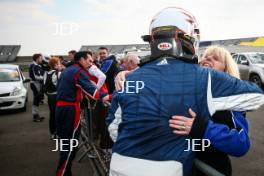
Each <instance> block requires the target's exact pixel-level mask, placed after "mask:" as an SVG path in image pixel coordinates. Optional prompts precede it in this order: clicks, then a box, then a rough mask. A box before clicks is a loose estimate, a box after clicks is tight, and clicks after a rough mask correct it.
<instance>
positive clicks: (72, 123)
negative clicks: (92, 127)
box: [55, 64, 107, 176]
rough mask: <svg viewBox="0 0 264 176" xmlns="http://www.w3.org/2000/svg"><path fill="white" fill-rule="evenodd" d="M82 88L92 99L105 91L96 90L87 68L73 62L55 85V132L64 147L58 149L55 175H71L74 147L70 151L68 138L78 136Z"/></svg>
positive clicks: (100, 95) (76, 137)
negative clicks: (62, 141)
mask: <svg viewBox="0 0 264 176" xmlns="http://www.w3.org/2000/svg"><path fill="white" fill-rule="evenodd" d="M82 89H83V91H86V92H87V93H89V94H90V95H91V97H93V98H94V99H99V98H101V97H104V96H105V95H107V94H105V93H100V92H99V91H97V89H96V87H95V86H94V85H93V84H92V83H91V82H90V80H89V78H88V73H87V70H85V69H83V68H81V67H80V66H79V65H78V64H74V65H71V66H69V67H68V68H67V69H65V70H64V71H63V72H62V74H61V77H60V79H59V82H58V85H57V107H56V113H55V117H56V125H57V134H58V136H59V138H60V139H66V140H65V141H64V146H65V147H64V148H63V150H60V157H59V163H58V167H57V173H56V175H57V176H71V175H72V173H71V165H72V160H73V159H74V157H75V153H76V148H74V149H73V150H72V151H70V141H69V140H70V139H77V140H78V138H79V134H80V129H79V124H80V102H81V100H82Z"/></svg>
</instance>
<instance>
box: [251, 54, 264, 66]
mask: <svg viewBox="0 0 264 176" xmlns="http://www.w3.org/2000/svg"><path fill="white" fill-rule="evenodd" d="M249 58H250V61H251V62H252V63H253V64H264V54H263V53H255V54H250V55H249Z"/></svg>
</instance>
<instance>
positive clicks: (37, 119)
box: [33, 118, 42, 122]
mask: <svg viewBox="0 0 264 176" xmlns="http://www.w3.org/2000/svg"><path fill="white" fill-rule="evenodd" d="M33 122H42V120H41V119H40V118H34V119H33Z"/></svg>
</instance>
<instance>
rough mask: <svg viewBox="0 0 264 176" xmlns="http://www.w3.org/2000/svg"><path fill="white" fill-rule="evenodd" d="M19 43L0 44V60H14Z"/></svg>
mask: <svg viewBox="0 0 264 176" xmlns="http://www.w3.org/2000/svg"><path fill="white" fill-rule="evenodd" d="M20 48H21V46H20V45H0V62H1V63H5V62H15V61H16V57H17V54H18V52H19V50H20Z"/></svg>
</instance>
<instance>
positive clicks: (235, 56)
mask: <svg viewBox="0 0 264 176" xmlns="http://www.w3.org/2000/svg"><path fill="white" fill-rule="evenodd" d="M232 57H233V59H234V61H235V62H237V55H236V54H234V55H233V56H232Z"/></svg>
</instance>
